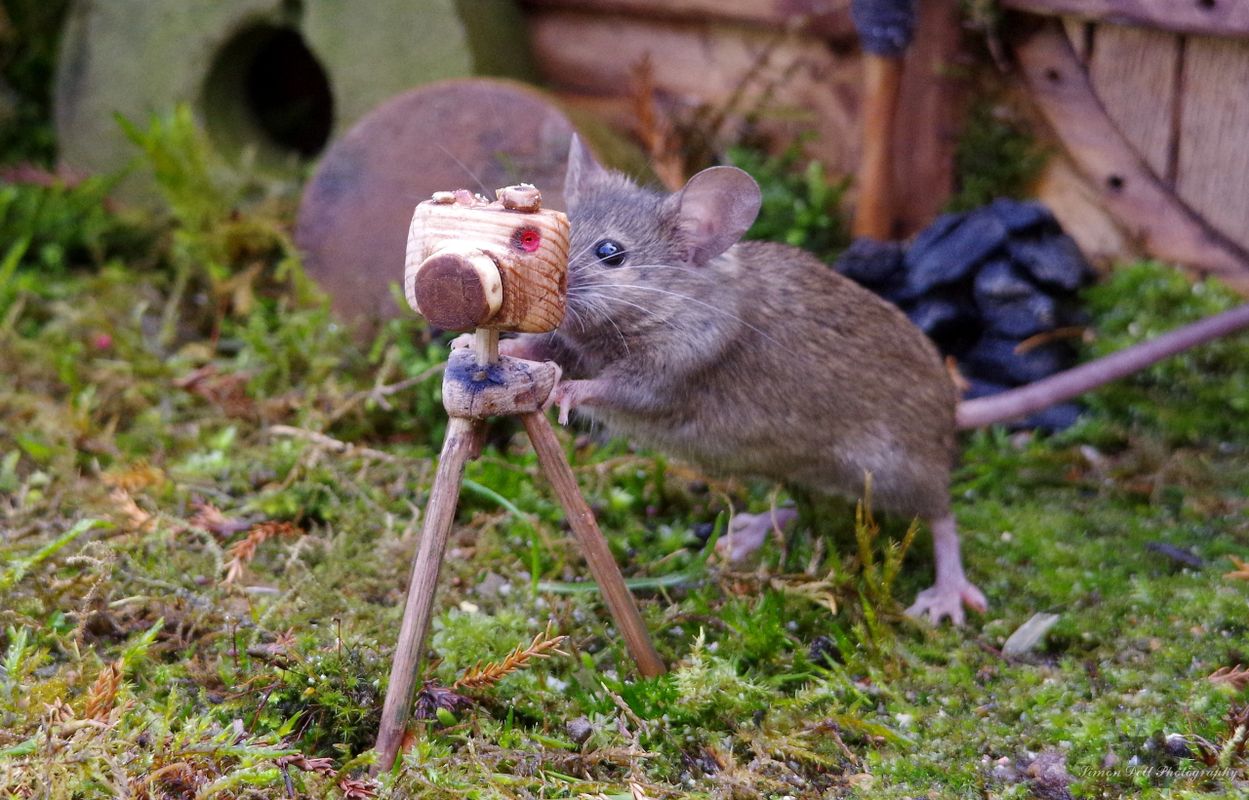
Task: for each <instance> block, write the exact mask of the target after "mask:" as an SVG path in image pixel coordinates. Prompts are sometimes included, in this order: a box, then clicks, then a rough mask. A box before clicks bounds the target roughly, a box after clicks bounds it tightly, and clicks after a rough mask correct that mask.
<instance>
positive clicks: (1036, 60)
mask: <svg viewBox="0 0 1249 800" xmlns="http://www.w3.org/2000/svg"><path fill="white" fill-rule="evenodd" d="M1013 46H1014V51H1015V55H1016V58H1017V59H1018V61H1019V65H1020V68H1021V70H1022V72H1023V74H1024V78H1025V79H1026V81H1027V83H1028V87H1029V89H1030V91H1031V93H1032V97H1033V99H1034V100H1035V102H1036V103H1037V105H1038V107H1039V108H1040V109H1041V112H1042V113H1043V114H1044V115H1045V117H1046V119H1047V120H1048V121H1049V123H1050V125H1051V126H1052V127H1053V128H1054V130H1055V132H1056V133H1057V134H1058V136H1059V138H1060V139H1061V140H1062V142H1063V144H1064V146H1065V147H1066V148H1067V151H1068V152H1069V153H1070V154H1071V156H1072V158H1073V159H1074V160H1075V162H1076V164H1077V166H1078V167H1079V168H1080V170H1081V171H1082V172H1083V173H1084V174H1085V175H1086V176H1087V177H1088V178H1089V179H1090V180H1091V181H1092V182H1093V184H1094V185H1096V186H1097V187H1098V190H1099V192H1100V194H1101V201H1102V202H1103V203H1104V204H1105V206H1106V207H1107V208H1108V209H1109V210H1110V211H1111V213H1113V214H1114V215H1115V216H1116V217H1117V218H1118V219H1119V221H1120V222H1122V223H1123V224H1124V225H1125V227H1127V228H1128V229H1129V233H1130V234H1131V235H1132V236H1133V237H1134V238H1136V239H1138V240H1139V241H1140V242H1141V244H1142V246H1144V247H1145V248H1146V250H1147V251H1149V252H1150V253H1151V254H1153V255H1154V256H1156V257H1157V258H1161V259H1163V260H1167V261H1174V262H1177V263H1180V264H1183V265H1186V266H1188V267H1190V268H1192V269H1195V270H1197V271H1199V272H1205V273H1210V274H1214V275H1217V276H1219V277H1220V278H1222V279H1223V280H1224V281H1225V282H1227V283H1228V284H1229V285H1231V286H1233V287H1234V288H1237V289H1238V290H1239V291H1242V292H1246V293H1249V252H1246V251H1245V249H1244V248H1242V247H1240V246H1239V245H1238V244H1236V243H1235V242H1233V241H1232V240H1230V239H1228V238H1227V237H1226V236H1224V235H1222V234H1220V233H1218V232H1217V231H1215V230H1214V229H1213V228H1211V227H1210V226H1209V225H1208V224H1207V223H1206V222H1205V220H1203V219H1202V218H1201V217H1199V216H1198V215H1197V214H1195V213H1193V211H1192V210H1191V209H1190V208H1188V207H1187V206H1186V205H1184V204H1183V203H1182V202H1181V201H1180V200H1179V198H1177V197H1176V196H1175V195H1174V194H1172V193H1171V192H1169V191H1167V189H1166V188H1165V187H1164V186H1163V185H1162V184H1161V183H1160V182H1159V181H1158V179H1157V178H1156V177H1155V176H1154V175H1153V173H1152V172H1151V171H1150V169H1149V167H1148V165H1146V164H1145V163H1144V162H1143V161H1142V160H1141V159H1140V156H1138V155H1137V154H1136V152H1135V151H1134V150H1133V149H1132V146H1131V145H1130V144H1128V142H1127V140H1125V139H1124V138H1123V135H1122V134H1120V133H1119V130H1118V129H1117V128H1116V127H1115V125H1114V123H1113V122H1111V121H1110V118H1109V117H1108V116H1106V112H1105V109H1103V108H1102V106H1101V104H1100V103H1099V102H1098V100H1097V96H1096V95H1095V94H1094V93H1093V87H1092V86H1091V85H1090V84H1089V81H1088V76H1087V74H1086V73H1085V71H1084V68H1083V66H1082V65H1081V64H1080V62H1079V59H1077V58H1076V55H1075V52H1074V51H1073V50H1072V49H1071V44H1070V42H1068V41H1067V36H1066V34H1065V33H1064V31H1063V28H1062V25H1061V24H1060V23H1058V22H1056V21H1055V22H1052V23H1050V24H1046V25H1040V26H1037V27H1035V28H1034V29H1032V30H1029V31H1023V32H1021V33H1019V34H1018V35H1017V36H1016V38H1015V39H1014V41H1013Z"/></svg>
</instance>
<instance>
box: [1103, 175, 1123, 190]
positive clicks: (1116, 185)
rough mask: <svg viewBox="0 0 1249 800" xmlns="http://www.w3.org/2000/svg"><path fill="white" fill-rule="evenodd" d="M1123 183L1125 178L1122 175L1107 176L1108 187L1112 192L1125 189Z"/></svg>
mask: <svg viewBox="0 0 1249 800" xmlns="http://www.w3.org/2000/svg"><path fill="white" fill-rule="evenodd" d="M1123 184H1124V180H1123V176H1122V175H1111V176H1110V177H1108V178H1106V188H1108V189H1110V191H1112V192H1118V191H1121V190H1122V189H1123Z"/></svg>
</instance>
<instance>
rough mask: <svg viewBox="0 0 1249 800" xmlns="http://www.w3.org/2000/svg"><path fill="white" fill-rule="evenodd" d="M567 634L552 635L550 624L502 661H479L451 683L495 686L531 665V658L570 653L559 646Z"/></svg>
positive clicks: (456, 686)
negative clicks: (486, 662)
mask: <svg viewBox="0 0 1249 800" xmlns="http://www.w3.org/2000/svg"><path fill="white" fill-rule="evenodd" d="M567 638H568V637H567V636H563V635H561V636H551V628H550V627H549V626H548V627H547V629H546V630H545V631H542V632H541V633H539V634H538V635H537V636H534V637H533V641H532V642H530V643H529V644H527V645H525V644H518V645H516V647H515V649H513V650H512V652H510V653H508V654H507V655H506V656H505V657H504V658H503V660H502V661H492V662H490V663H488V664H485V665H484V666H483V665H482V663H481V662H480V661H479V662H477V663H476V664H474V665H473V666H471V667H469V668H468V669H467V670H466V671H465V672H464V674H463V675H461V676H460V677H459V678H457V679H456V681H455V683H453V684H451V688H452V689H484V688H486V687H487V686H493V685H494V684H496V683H498V682H499V681H501V680H503V678H504V677H506V676H507V675H510V674H511V673H513V672H515V671H516V670H518V669H524V668H525V667H527V666H529V661H530V659H535V658H550V657H551V654H552V653H559V654H560V655H561V656H566V655H568V654H567V653H565V652H564V651H563V650H560V649H559V646H560V645H561V644H563V643H564V640H565V639H567Z"/></svg>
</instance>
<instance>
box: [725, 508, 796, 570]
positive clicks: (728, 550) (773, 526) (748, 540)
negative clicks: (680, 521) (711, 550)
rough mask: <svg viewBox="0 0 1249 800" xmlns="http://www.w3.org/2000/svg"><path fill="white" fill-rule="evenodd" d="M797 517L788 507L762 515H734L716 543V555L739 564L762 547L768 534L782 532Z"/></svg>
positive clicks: (731, 562)
mask: <svg viewBox="0 0 1249 800" xmlns="http://www.w3.org/2000/svg"><path fill="white" fill-rule="evenodd" d="M797 516H798V512H797V511H795V510H794V509H792V508H788V507H783V508H774V509H772V510H771V511H767V512H764V513H762V514H734V515H733V519H732V521H731V522H730V523H729V529H728V532H727V535H725V536H723V537H722V538H721V539H720V541H718V542H716V553H717V554H718V555H719V556H720V557H722V558H724V559H725V560H727V561H728V562H729V563H730V564H741V563H743V562H745V561H747V560H748V559H749V558H750V557H751V556H752V555H754V554H755V552H756V551H757V550H758V549H759V548H760V547H761V546H763V543H764V541H765V540H766V539H767V538H768V534H769V533H772V532H774V531H775V532H779V531H781V530H783V529H784V528H785V526H786V525H788V524H789V523H790V522H792V521H793V520H794V519H796V518H797Z"/></svg>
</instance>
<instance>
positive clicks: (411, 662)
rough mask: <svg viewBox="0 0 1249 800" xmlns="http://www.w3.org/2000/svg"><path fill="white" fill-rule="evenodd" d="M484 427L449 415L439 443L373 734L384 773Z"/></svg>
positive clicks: (399, 735)
mask: <svg viewBox="0 0 1249 800" xmlns="http://www.w3.org/2000/svg"><path fill="white" fill-rule="evenodd" d="M483 431H484V428H483V426H482V423H480V422H478V421H475V420H471V419H466V418H464V417H451V421H450V422H449V424H448V425H447V436H446V438H445V439H444V440H443V442H442V455H441V456H440V457H439V460H438V472H437V473H436V474H435V475H434V484H433V487H432V488H431V489H430V493H429V503H428V504H426V506H425V524H424V525H423V526H422V528H421V543H420V546H419V548H418V549H417V551H416V557H415V558H413V559H412V577H411V580H410V581H409V583H408V600H407V603H406V604H405V605H404V608H403V623H402V625H401V626H400V628H399V643H398V645H396V647H395V657H394V663H393V664H392V665H391V669H390V683H389V685H388V686H387V687H386V702H385V705H383V707H382V721H381V725H380V726H379V727H378V731H377V745H376V750H377V752H378V761H377V766H378V769H380V770H383V771H384V770H388V769H390V767H391V765H392V764H394V763H395V755H396V754H397V753H398V752H399V745H400V744H401V743H402V742H403V732H404V730H405V729H406V727H407V723H408V714H409V709H410V708H411V707H412V691H413V689H414V688H415V685H416V677H417V675H418V674H419V669H420V663H421V656H422V655H423V654H424V650H425V636H426V634H427V633H428V632H429V620H430V616H431V612H432V611H433V608H434V593H435V592H436V591H437V588H438V573H439V572H440V571H441V568H442V557H443V554H444V553H445V552H446V549H447V539H448V538H449V537H450V535H451V524H452V523H453V522H454V521H455V507H456V503H457V502H458V501H459V499H460V481H461V480H463V478H464V465H465V464H467V463H468V461H469V459H471V458H473V457H474V456H475V455H476V454H477V452H478V451H479V450H480V449H481V438H482V434H483Z"/></svg>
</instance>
